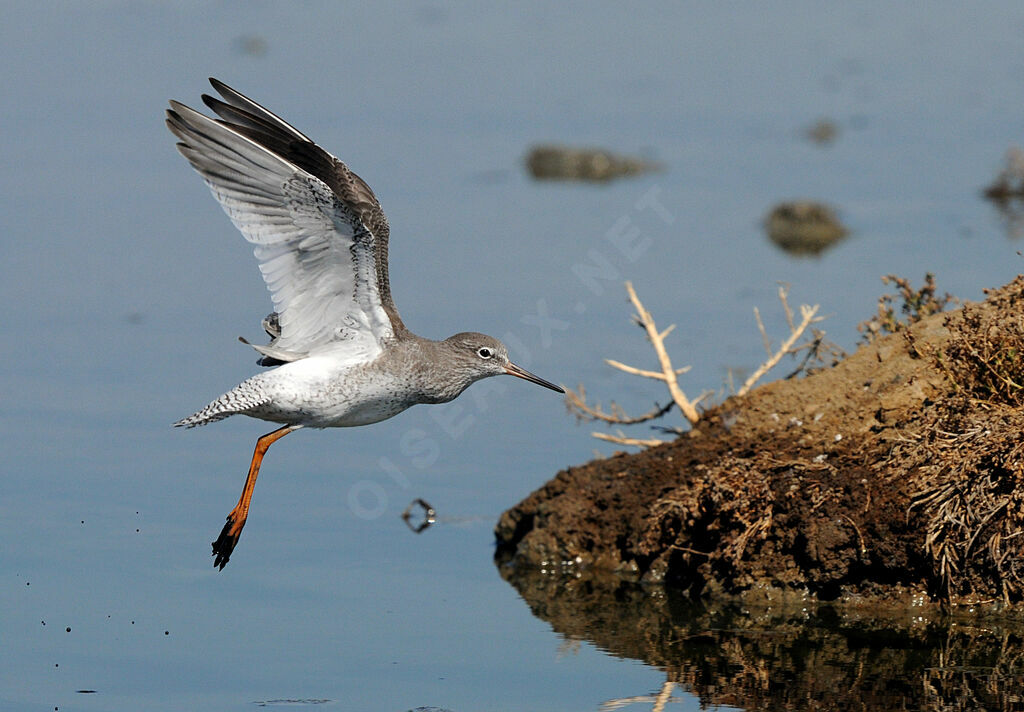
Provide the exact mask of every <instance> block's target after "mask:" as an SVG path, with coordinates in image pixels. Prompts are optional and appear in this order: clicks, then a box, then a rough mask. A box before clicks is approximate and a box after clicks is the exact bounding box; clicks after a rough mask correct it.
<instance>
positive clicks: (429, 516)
mask: <svg viewBox="0 0 1024 712" xmlns="http://www.w3.org/2000/svg"><path fill="white" fill-rule="evenodd" d="M415 507H419V508H420V510H422V515H423V519H421V520H420V521H419V522H418V523H414V522H413V514H412V510H413V509H414V508H415ZM402 521H403V522H405V525H406V526H407V527H409V529H411V530H412V531H413V533H414V534H419V533H420V532H422V531H423V530H424V529H426V528H427V527H429V526H430V525H432V524H433V523H434V522H436V521H437V512H436V511H435V510H434V508H433V507H431V506H430V504H428V503H427V502H426V501H425V500H423V499H421V498H420V497H417V498H416V499H414V500H413V501H412V502H410V503H409V506H408V507H406V508H405V511H403V512H402Z"/></svg>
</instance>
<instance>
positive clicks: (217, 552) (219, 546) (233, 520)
mask: <svg viewBox="0 0 1024 712" xmlns="http://www.w3.org/2000/svg"><path fill="white" fill-rule="evenodd" d="M297 429H298V426H295V425H286V426H284V427H283V428H278V429H277V430H275V431H274V432H272V433H267V434H266V435H264V436H263V437H261V438H260V439H259V440H257V441H256V451H255V452H253V454H252V463H251V464H250V465H249V475H248V476H247V477H246V478H245V487H243V488H242V496H241V497H239V498H238V504H236V505H235V508H234V509H232V510H231V513H230V514H228V523H227V524H225V525H224V528H223V529H222V530H221V532H220V536H219V537H217V541H215V542H213V556H214V560H213V565H214V567H215V568H221V569H223V568H224V566H225V565H226V564H227V563H228V559H229V558H231V552H232V551H234V549H235V545H236V544H237V543H238V537H240V536H241V535H242V527H244V526H245V520H246V517H248V516H249V501H250V500H251V499H252V491H253V489H255V487H256V477H257V476H258V475H259V474H260V464H262V462H263V456H264V455H266V454H267V449H268V448H269V447H270V446H271V445H272V444H273V443H274V442H276V441H278V440H280V439H281V438H283V437H284V436H285V435H287V434H288V433H290V432H291V431H293V430H297Z"/></svg>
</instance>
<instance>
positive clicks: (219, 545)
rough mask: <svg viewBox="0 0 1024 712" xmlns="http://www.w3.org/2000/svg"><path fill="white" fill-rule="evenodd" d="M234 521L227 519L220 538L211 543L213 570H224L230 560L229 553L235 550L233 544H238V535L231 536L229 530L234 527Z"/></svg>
mask: <svg viewBox="0 0 1024 712" xmlns="http://www.w3.org/2000/svg"><path fill="white" fill-rule="evenodd" d="M234 523H235V520H234V519H232V518H231V517H228V522H227V524H225V525H224V528H223V529H221V530H220V536H219V537H217V541H214V542H211V546H212V547H213V557H214V559H213V568H215V569H220V570H221V571H223V570H224V567H225V566H227V563H228V559H230V558H231V552H232V551H234V550H235V544H237V543H238V534H240V533H241V531H239V532H238V533H236V534H234V535H232V534H231V528H232V527H233V526H234Z"/></svg>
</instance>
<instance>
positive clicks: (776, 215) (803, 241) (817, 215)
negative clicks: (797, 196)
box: [764, 200, 847, 255]
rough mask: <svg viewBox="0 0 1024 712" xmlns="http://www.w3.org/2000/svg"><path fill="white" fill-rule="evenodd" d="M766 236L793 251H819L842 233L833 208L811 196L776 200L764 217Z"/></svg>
mask: <svg viewBox="0 0 1024 712" xmlns="http://www.w3.org/2000/svg"><path fill="white" fill-rule="evenodd" d="M764 228H765V231H766V232H767V233H768V238H769V239H770V240H771V241H772V242H774V243H775V244H776V245H778V246H779V247H781V248H782V249H783V250H785V251H786V252H788V253H790V254H793V255H819V254H821V253H822V252H824V251H825V250H826V249H827V248H829V247H832V246H833V245H835V244H836V243H837V242H839V241H840V240H842V239H843V238H844V237H846V232H847V231H846V228H845V227H844V226H843V224H842V223H841V222H840V221H839V217H838V216H837V215H836V212H835V211H834V210H833V209H832V208H831V207H829V206H828V205H825V204H824V203H818V202H815V201H813V200H795V201H791V202H785V203H779V204H778V205H776V206H775V207H773V208H772V209H771V211H770V212H769V213H768V215H767V216H766V217H765V219H764Z"/></svg>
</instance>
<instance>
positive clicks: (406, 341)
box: [167, 78, 564, 569]
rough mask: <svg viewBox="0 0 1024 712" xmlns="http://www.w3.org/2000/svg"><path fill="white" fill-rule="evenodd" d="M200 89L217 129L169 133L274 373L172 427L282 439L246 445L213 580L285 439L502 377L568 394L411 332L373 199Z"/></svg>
mask: <svg viewBox="0 0 1024 712" xmlns="http://www.w3.org/2000/svg"><path fill="white" fill-rule="evenodd" d="M210 83H211V84H212V85H213V88H214V89H215V90H216V91H217V93H218V94H219V95H220V98H216V97H213V96H209V95H206V94H204V95H203V97H202V99H203V103H204V104H206V106H207V107H209V109H210V110H212V111H213V113H214V114H216V115H217V117H218V118H216V119H213V118H209V117H207V116H206V115H204V114H201V113H199V112H197V111H195V110H193V109H190V108H189V107H187V106H185V105H184V104H181V103H179V102H177V101H173V100H172V101H171V102H170V105H171V108H170V109H169V110H168V111H167V127H168V128H169V129H170V130H171V133H173V134H174V135H175V136H176V137H177V138H178V139H179V143H178V144H177V147H178V151H179V152H180V153H181V155H183V156H184V157H185V158H186V159H187V160H188V162H189V163H190V164H192V167H193V168H194V169H195V170H196V171H197V172H198V173H199V175H200V176H202V178H203V180H204V181H206V184H207V185H208V186H209V188H210V190H211V191H212V192H213V196H214V197H215V198H216V199H217V201H218V202H219V203H220V204H221V207H223V208H224V212H226V213H227V214H228V217H229V218H231V221H232V222H233V223H234V224H235V227H237V228H238V229H239V231H241V233H242V235H243V236H244V237H245V239H246V240H248V241H249V242H250V243H252V245H253V251H254V252H255V254H256V259H257V260H258V261H259V266H260V272H262V274H263V279H264V280H265V281H266V283H267V288H268V289H269V290H270V293H271V296H272V299H273V304H274V311H273V312H272V313H271V314H269V315H268V316H267V317H266V318H265V319H264V320H263V326H264V329H265V330H266V331H267V334H268V335H269V336H270V343H268V344H266V345H258V344H249V345H250V346H252V347H253V348H254V349H256V351H258V352H259V353H260V355H261V358H260V364H261V365H263V366H271V367H273V368H271V369H270V370H267V371H262V372H260V373H257V374H256V375H254V376H252V377H251V378H249V379H247V380H245V381H243V382H242V383H241V384H239V385H237V386H235V387H234V388H232V389H231V390H230V391H228V392H227V393H225V394H224V395H222V396H220V397H219V398H217V399H216V400H214V401H213V402H212V403H210V404H209V405H207V406H206V407H205V408H202V409H201V410H199V411H197V412H196V413H193V414H192V415H190V416H188V417H187V418H183V419H181V420H179V421H178V422H177V423H175V424H174V425H175V426H183V427H186V428H194V427H196V426H198V425H206V424H207V423H212V422H214V421H217V420H223V419H224V418H227V417H230V416H232V415H248V416H250V417H253V418H259V419H261V420H267V421H270V422H272V423H278V424H280V426H281V427H279V428H277V429H276V430H273V431H272V432H269V433H267V434H266V435H263V436H262V437H260V438H259V439H258V440H257V441H256V449H255V452H254V453H253V456H252V461H251V463H250V464H249V472H248V474H247V475H246V478H245V487H244V488H243V489H242V496H241V497H240V498H239V500H238V504H236V505H235V507H234V509H232V510H231V513H230V514H228V516H227V523H226V524H225V525H224V528H223V530H222V531H221V533H220V536H218V537H217V540H216V541H214V542H213V556H214V562H213V565H214V566H215V567H217V568H220V569H223V568H224V566H225V564H227V562H228V559H229V558H230V557H231V552H232V551H233V550H234V548H235V545H236V544H237V543H238V538H239V536H240V535H241V533H242V527H244V526H245V521H246V518H247V516H248V513H249V503H250V501H251V499H252V493H253V488H254V486H255V484H256V477H257V475H258V474H259V470H260V464H261V463H262V462H263V457H264V455H265V454H266V452H267V448H269V447H270V445H271V444H273V443H274V442H276V441H277V440H279V439H281V438H282V437H284V436H285V435H287V434H288V433H290V432H292V431H294V430H298V429H299V428H305V427H309V428H344V427H353V426H357V425H369V424H370V423H376V422H379V421H381V420H386V419H387V418H391V417H392V416H395V415H397V414H398V413H401V412H402V411H403V410H405V409H406V408H409V407H410V406H413V405H416V404H418V403H446V402H448V401H450V400H453V399H454V398H456V397H457V396H458V395H459V394H460V393H462V392H463V391H464V390H465V389H466V388H467V387H469V385H470V384H472V383H473V382H474V381H478V380H480V379H481V378H487V377H489V376H499V375H502V374H508V375H511V376H517V377H519V378H523V379H525V380H527V381H531V382H533V383H536V384H538V385H541V386H544V387H546V388H550V389H551V390H554V391H558V392H559V393H563V392H564V391H563V390H562V389H561V388H560V387H558V386H556V385H555V384H553V383H550V382H548V381H545V380H544V379H542V378H539V377H537V376H535V375H533V374H532V373H530V372H529V371H526V370H525V369H523V368H520V367H519V366H517V365H515V364H514V363H512V361H510V360H509V356H508V350H507V349H506V348H505V345H504V344H503V343H501V341H499V340H498V339H495V338H494V337H492V336H487V335H485V334H479V333H476V332H469V331H467V332H461V333H458V334H455V335H454V336H450V337H448V338H447V339H445V340H443V341H432V340H430V339H425V338H422V337H420V336H417V335H416V334H414V333H412V332H411V331H409V330H408V329H407V328H406V326H405V324H403V323H402V319H401V317H400V316H399V315H398V310H397V309H396V308H395V303H394V300H392V298H391V286H390V283H389V281H388V233H389V230H388V221H387V218H386V217H385V216H384V211H383V210H382V209H381V207H380V203H379V202H378V201H377V198H376V196H375V195H374V194H373V191H372V190H370V187H369V186H368V185H367V184H366V183H365V182H364V181H363V180H362V178H360V177H359V176H357V175H356V174H355V173H353V172H352V171H351V170H349V168H348V166H346V165H345V164H344V163H342V162H341V161H340V160H338V159H337V158H335V157H334V156H332V155H331V154H330V153H328V152H327V151H325V150H324V149H322V148H320V147H319V146H318V145H316V144H315V143H314V142H313V141H312V140H310V139H309V138H308V137H307V136H305V135H304V134H303V133H301V132H300V131H299V130H298V129H296V128H295V127H293V126H292V125H291V124H289V123H287V122H286V121H284V120H283V119H281V118H280V117H278V116H277V115H275V114H273V113H271V112H270V111H268V110H267V109H265V108H263V107H262V106H260V105H259V104H257V103H256V102H255V101H253V100H252V99H249V98H248V97H246V96H244V95H243V94H241V93H239V92H237V91H235V90H234V89H232V88H231V87H229V86H227V85H226V84H224V83H223V82H219V81H217V80H216V79H212V78H211V79H210ZM242 341H243V342H244V343H246V344H248V343H249V342H247V341H245V340H244V339H242Z"/></svg>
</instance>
